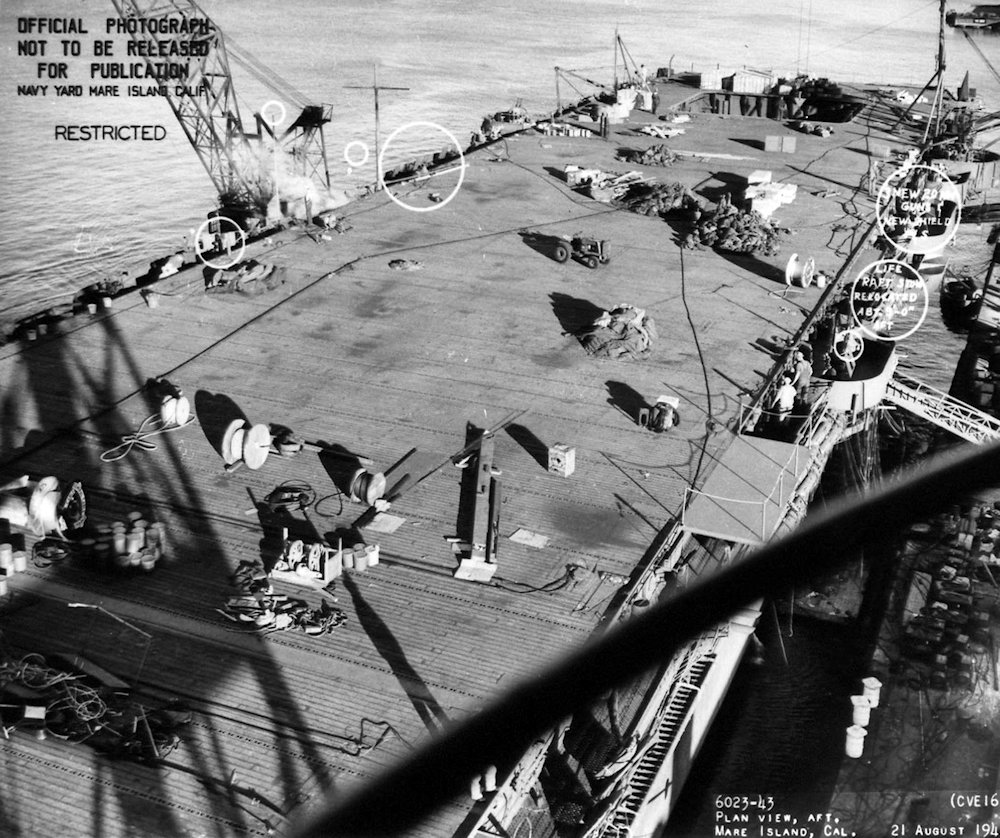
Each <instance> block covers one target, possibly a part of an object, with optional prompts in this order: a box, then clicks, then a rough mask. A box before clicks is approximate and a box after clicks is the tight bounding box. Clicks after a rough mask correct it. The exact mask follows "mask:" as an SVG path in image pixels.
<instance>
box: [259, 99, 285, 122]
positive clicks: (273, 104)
mask: <svg viewBox="0 0 1000 838" xmlns="http://www.w3.org/2000/svg"><path fill="white" fill-rule="evenodd" d="M269 108H277V109H278V113H280V114H281V116H278V115H277V114H276V115H275V116H268V114H267V111H268V109H269ZM260 115H261V117H262V118H264V119H266V120H267V121H268V122H270V123H271V127H272V128H273V127H274V126H275V125H277V124H278V123H280V122H284V121H285V117H286V116H287V115H288V111H287V110H285V106H284V104H283V103H282V102H279V101H278V100H277V99H268V100H267V101H266V102H265V103H264V104H263V105H261V106H260Z"/></svg>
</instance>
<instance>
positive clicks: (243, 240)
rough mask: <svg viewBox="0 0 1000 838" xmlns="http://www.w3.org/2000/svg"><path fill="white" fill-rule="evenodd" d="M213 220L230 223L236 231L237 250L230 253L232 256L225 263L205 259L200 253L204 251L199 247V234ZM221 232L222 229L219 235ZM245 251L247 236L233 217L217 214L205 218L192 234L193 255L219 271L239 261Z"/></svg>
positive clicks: (205, 229) (204, 230) (200, 240)
mask: <svg viewBox="0 0 1000 838" xmlns="http://www.w3.org/2000/svg"><path fill="white" fill-rule="evenodd" d="M213 221H218V222H219V223H220V224H229V225H231V226H232V228H233V229H234V230H235V231H236V235H237V236H238V237H239V242H240V246H239V250H238V251H237V253H236V255H235V256H232V254H230V256H232V258H231V259H230V261H228V262H226V263H225V264H219V263H217V262H213V261H212V260H211V259H206V258H205V257H204V256H202V253H204V252H205V251H204V250H203V249H202V247H201V242H202V238H201V236H202V233H204V232H206V231H207V229H208V226H209V225H210V224H211V223H212V222H213ZM223 234H224V231H222V230H220V231H219V235H223ZM246 251H247V237H246V235H245V234H244V233H243V230H241V229H240V225H239V224H237V223H236V222H235V221H233V219H231V218H226V216H224V215H218V216H216V217H215V218H206V219H205V220H204V221H202V222H201V224H200V225H199V226H198V229H197V230H196V231H195V234H194V254H195V256H197V257H198V261H199V262H201V263H202V264H203V265H207V266H208V267H210V268H215V269H216V270H220V271H223V270H225V269H226V268H231V267H232V266H233V265H235V264H237V263H238V262H240V261H242V260H243V256H244V254H245V253H246Z"/></svg>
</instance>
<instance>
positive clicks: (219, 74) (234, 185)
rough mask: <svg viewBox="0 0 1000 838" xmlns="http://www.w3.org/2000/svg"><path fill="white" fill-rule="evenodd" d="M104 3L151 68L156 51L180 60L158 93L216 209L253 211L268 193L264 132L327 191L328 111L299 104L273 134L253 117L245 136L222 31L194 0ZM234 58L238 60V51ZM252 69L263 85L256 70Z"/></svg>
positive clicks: (272, 190)
mask: <svg viewBox="0 0 1000 838" xmlns="http://www.w3.org/2000/svg"><path fill="white" fill-rule="evenodd" d="M111 2H112V3H113V4H114V7H115V9H116V10H117V12H118V15H119V17H120V18H121V19H122V20H123V21H125V23H126V24H127V27H126V28H127V31H128V34H129V37H130V38H131V40H132V41H133V42H134V43H136V44H137V46H138V48H137V51H138V52H139V54H141V55H143V56H144V57H145V60H146V62H147V64H149V65H150V66H151V67H155V66H156V65H155V61H154V59H155V57H156V56H158V55H162V54H164V52H166V53H167V54H170V55H180V56H184V60H185V61H186V62H187V68H188V73H187V77H186V78H184V79H178V80H171V81H170V83H169V84H167V83H166V82H165V81H164V82H161V85H160V86H161V91H162V92H163V93H164V96H163V98H165V99H166V100H167V103H168V104H169V105H170V108H171V110H172V111H173V112H174V116H176V118H177V121H178V122H179V123H180V126H181V128H182V129H183V131H184V133H185V135H186V136H187V138H188V141H189V142H190V143H191V146H192V147H193V148H194V150H195V152H196V153H197V155H198V158H199V159H200V160H201V163H202V165H203V166H204V167H205V170H206V171H207V172H208V175H209V177H210V178H211V179H212V183H213V184H214V185H215V188H216V190H217V191H218V193H219V197H220V200H221V203H222V205H223V206H229V207H240V208H243V209H258V210H259V209H263V207H264V206H265V205H266V203H267V201H268V199H269V197H271V196H273V195H274V194H276V192H277V189H278V183H277V177H278V175H277V174H276V173H275V174H272V172H276V168H275V167H271V166H267V165H264V160H265V155H262V153H261V152H262V140H263V138H264V137H265V135H266V136H267V137H269V138H270V139H271V141H272V143H273V145H274V146H275V147H276V148H280V149H281V150H282V151H283V152H284V153H285V155H286V157H287V159H288V160H290V161H291V163H292V165H293V166H294V167H295V170H296V173H297V174H300V175H304V176H306V177H307V178H309V180H310V181H312V182H316V183H320V184H323V185H325V187H326V188H327V189H329V187H330V174H329V170H328V168H327V164H326V146H325V140H324V138H323V126H324V125H325V124H326V123H327V122H329V121H330V108H329V107H328V106H325V105H314V104H303V105H301V111H300V113H299V114H298V116H297V117H296V118H295V119H294V120H293V121H292V123H291V125H290V126H289V127H288V128H287V129H285V130H284V131H283V132H280V133H276V131H275V126H274V125H273V124H272V123H270V122H268V121H267V120H265V119H263V118H262V117H261V115H260V114H259V113H255V114H254V122H255V128H256V132H255V133H253V132H248V131H247V130H246V129H245V127H244V124H243V120H242V118H241V116H240V110H239V103H238V102H237V99H236V92H235V89H234V87H233V80H232V74H231V72H230V68H229V58H230V56H229V51H228V50H227V47H226V41H225V38H224V36H223V33H222V30H221V29H219V27H218V26H216V24H215V23H214V22H213V21H212V20H211V18H209V17H208V15H207V14H205V12H204V11H203V10H202V9H201V8H200V7H199V6H198V4H197V3H195V2H194V0H111ZM235 57H236V59H237V60H239V61H241V62H246V58H245V57H241V55H240V53H239V52H237V53H236V55H235ZM255 72H256V73H257V75H258V77H260V78H262V79H263V80H265V82H266V81H267V79H266V73H263V72H262V71H261V68H260V67H258V68H256V71H255ZM175 82H176V83H175Z"/></svg>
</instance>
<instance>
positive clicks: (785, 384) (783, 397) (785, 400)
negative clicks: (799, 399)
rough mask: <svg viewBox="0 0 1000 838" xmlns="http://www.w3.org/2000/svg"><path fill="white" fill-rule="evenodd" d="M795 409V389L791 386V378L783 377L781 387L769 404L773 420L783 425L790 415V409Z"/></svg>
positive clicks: (788, 376)
mask: <svg viewBox="0 0 1000 838" xmlns="http://www.w3.org/2000/svg"><path fill="white" fill-rule="evenodd" d="M793 407H795V387H794V386H792V377H791V376H790V375H783V376H782V377H781V386H780V387H779V388H778V392H777V393H775V395H774V401H773V402H772V403H771V410H772V411H774V419H775V421H776V422H777V423H778V424H779V425H785V424H787V422H788V418H789V416H791V415H792V408H793Z"/></svg>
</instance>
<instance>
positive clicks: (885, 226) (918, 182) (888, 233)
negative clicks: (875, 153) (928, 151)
mask: <svg viewBox="0 0 1000 838" xmlns="http://www.w3.org/2000/svg"><path fill="white" fill-rule="evenodd" d="M961 216H962V193H961V190H960V189H959V188H958V186H957V185H956V184H955V183H954V182H953V181H952V180H951V179H950V178H949V177H948V176H947V175H946V174H945V173H944V172H942V171H940V170H939V169H936V168H935V167H933V166H927V165H924V164H922V163H915V164H913V165H909V166H904V167H903V168H901V169H899V170H897V171H895V172H893V173H892V174H891V175H889V177H887V178H886V179H885V182H884V183H883V184H882V186H881V187H880V188H879V191H878V195H877V196H876V198H875V220H876V222H877V223H878V228H879V231H880V232H881V233H882V235H883V236H885V238H886V239H888V240H889V241H890V242H891V243H892V245H893V247H895V248H896V249H897V250H900V251H902V252H903V253H907V254H910V255H916V254H919V255H923V256H927V255H934V254H936V253H938V252H940V251H941V250H942V249H943V248H944V246H945V245H946V244H948V242H950V241H951V240H952V239H953V238H955V234H956V233H957V232H958V225H959V222H960V220H961Z"/></svg>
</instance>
